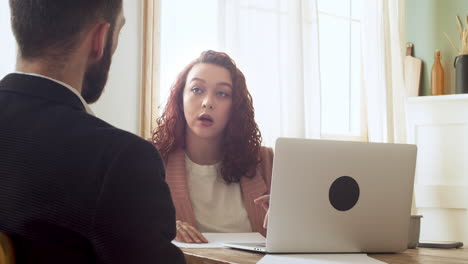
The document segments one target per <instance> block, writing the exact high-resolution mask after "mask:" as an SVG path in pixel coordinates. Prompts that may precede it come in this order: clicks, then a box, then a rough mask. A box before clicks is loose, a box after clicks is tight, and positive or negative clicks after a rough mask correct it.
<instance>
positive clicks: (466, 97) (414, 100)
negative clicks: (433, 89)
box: [408, 94, 468, 103]
mask: <svg viewBox="0 0 468 264" xmlns="http://www.w3.org/2000/svg"><path fill="white" fill-rule="evenodd" d="M454 100H468V94H446V95H430V96H412V97H408V102H409V103H418V102H439V101H441V102H442V101H454Z"/></svg>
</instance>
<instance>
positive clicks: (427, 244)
mask: <svg viewBox="0 0 468 264" xmlns="http://www.w3.org/2000/svg"><path fill="white" fill-rule="evenodd" d="M418 247H420V248H444V249H449V248H461V247H463V242H456V241H420V242H419V243H418Z"/></svg>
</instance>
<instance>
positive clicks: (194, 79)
mask: <svg viewBox="0 0 468 264" xmlns="http://www.w3.org/2000/svg"><path fill="white" fill-rule="evenodd" d="M190 81H191V82H193V81H199V82H202V83H206V81H205V80H203V79H201V78H198V77H193V78H192V79H191V80H190Z"/></svg>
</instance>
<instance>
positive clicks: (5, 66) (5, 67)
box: [0, 1, 16, 79]
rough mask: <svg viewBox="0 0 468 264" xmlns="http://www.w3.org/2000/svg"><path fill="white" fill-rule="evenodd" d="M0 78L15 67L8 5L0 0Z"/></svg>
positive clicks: (13, 43)
mask: <svg viewBox="0 0 468 264" xmlns="http://www.w3.org/2000/svg"><path fill="white" fill-rule="evenodd" d="M0 60H1V63H0V79H1V78H3V77H4V76H5V75H6V74H8V73H10V72H12V71H13V70H14V69H15V62H16V42H15V38H14V37H13V33H12V32H11V24H10V6H9V5H8V1H0Z"/></svg>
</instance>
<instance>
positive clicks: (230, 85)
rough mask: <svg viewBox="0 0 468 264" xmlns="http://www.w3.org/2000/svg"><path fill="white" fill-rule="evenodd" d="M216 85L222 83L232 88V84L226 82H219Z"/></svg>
mask: <svg viewBox="0 0 468 264" xmlns="http://www.w3.org/2000/svg"><path fill="white" fill-rule="evenodd" d="M216 85H224V86H228V87H229V88H231V89H232V84H230V83H228V82H219V83H217V84H216Z"/></svg>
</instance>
